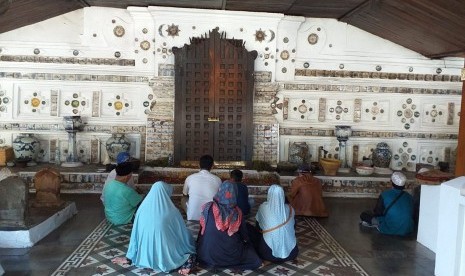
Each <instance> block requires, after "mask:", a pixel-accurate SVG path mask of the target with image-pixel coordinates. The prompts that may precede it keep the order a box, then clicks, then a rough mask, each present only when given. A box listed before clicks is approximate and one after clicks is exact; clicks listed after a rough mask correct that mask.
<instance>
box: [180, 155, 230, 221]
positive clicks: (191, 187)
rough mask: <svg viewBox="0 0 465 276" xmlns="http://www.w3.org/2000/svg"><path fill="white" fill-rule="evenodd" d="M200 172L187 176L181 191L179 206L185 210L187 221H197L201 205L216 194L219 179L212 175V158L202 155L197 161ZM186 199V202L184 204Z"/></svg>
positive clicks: (219, 182)
mask: <svg viewBox="0 0 465 276" xmlns="http://www.w3.org/2000/svg"><path fill="white" fill-rule="evenodd" d="M199 166H200V171H199V172H197V173H194V174H191V175H189V176H188V177H187V178H186V181H185V182H184V188H183V189H182V193H183V196H184V197H183V199H182V201H181V206H182V208H183V209H185V211H186V214H187V219H188V220H199V219H200V213H201V211H202V205H203V204H205V203H207V202H209V201H211V200H212V199H213V197H214V196H215V194H216V192H218V188H219V187H220V184H221V179H220V178H219V177H218V176H216V175H214V174H212V173H211V172H210V170H211V169H212V167H213V157H211V156H210V155H204V156H202V157H200V161H199ZM186 199H187V202H186Z"/></svg>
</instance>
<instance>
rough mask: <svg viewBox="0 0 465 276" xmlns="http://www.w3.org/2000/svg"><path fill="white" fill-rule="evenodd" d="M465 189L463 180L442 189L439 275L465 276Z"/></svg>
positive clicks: (437, 267)
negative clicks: (464, 191)
mask: <svg viewBox="0 0 465 276" xmlns="http://www.w3.org/2000/svg"><path fill="white" fill-rule="evenodd" d="M464 185H465V177H464V176H461V177H458V178H455V179H453V180H450V181H447V182H445V183H443V184H442V185H441V196H440V200H439V220H438V242H437V245H436V248H437V250H436V266H435V270H434V272H435V274H436V275H438V276H449V275H457V276H465V227H464V221H465V196H463V195H461V193H460V191H461V189H463V187H464Z"/></svg>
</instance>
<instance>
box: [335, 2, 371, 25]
mask: <svg viewBox="0 0 465 276" xmlns="http://www.w3.org/2000/svg"><path fill="white" fill-rule="evenodd" d="M370 1H371V0H365V1H364V2H362V3H360V4H358V5H357V6H355V8H353V9H351V10H349V11H348V12H346V13H345V14H343V15H342V16H341V17H339V18H338V19H337V20H339V21H344V20H345V19H347V18H349V17H352V16H354V15H357V14H358V13H359V12H360V11H362V10H364V9H365V8H366V6H367V5H368V3H369V2H370Z"/></svg>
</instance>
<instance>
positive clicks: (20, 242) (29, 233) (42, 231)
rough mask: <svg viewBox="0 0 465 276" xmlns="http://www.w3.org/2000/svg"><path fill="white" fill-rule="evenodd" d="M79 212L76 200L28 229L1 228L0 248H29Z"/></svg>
mask: <svg viewBox="0 0 465 276" xmlns="http://www.w3.org/2000/svg"><path fill="white" fill-rule="evenodd" d="M75 214H77V208H76V204H75V203H74V202H68V203H66V205H65V207H64V208H63V209H61V210H59V211H57V212H56V213H54V214H53V215H51V216H50V217H49V218H47V219H46V220H44V221H42V222H41V223H38V224H36V225H35V226H33V227H31V228H29V229H26V230H11V231H8V230H1V231H0V248H27V247H32V246H33V245H34V244H35V243H37V242H38V241H40V240H41V239H42V238H44V237H45V236H47V235H48V234H49V233H50V232H52V231H53V230H55V229H57V228H58V227H59V226H60V225H62V224H63V223H64V222H65V221H67V220H68V219H70V218H71V217H72V216H74V215H75Z"/></svg>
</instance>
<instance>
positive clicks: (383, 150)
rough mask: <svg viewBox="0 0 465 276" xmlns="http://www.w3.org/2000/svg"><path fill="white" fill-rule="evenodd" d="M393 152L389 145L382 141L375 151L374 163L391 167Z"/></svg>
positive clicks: (379, 166) (383, 166) (376, 165)
mask: <svg viewBox="0 0 465 276" xmlns="http://www.w3.org/2000/svg"><path fill="white" fill-rule="evenodd" d="M391 157H392V152H391V149H390V148H389V145H388V144H386V143H384V142H381V143H378V145H376V149H375V150H374V151H373V165H374V166H375V167H378V168H389V166H390V165H391Z"/></svg>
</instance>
